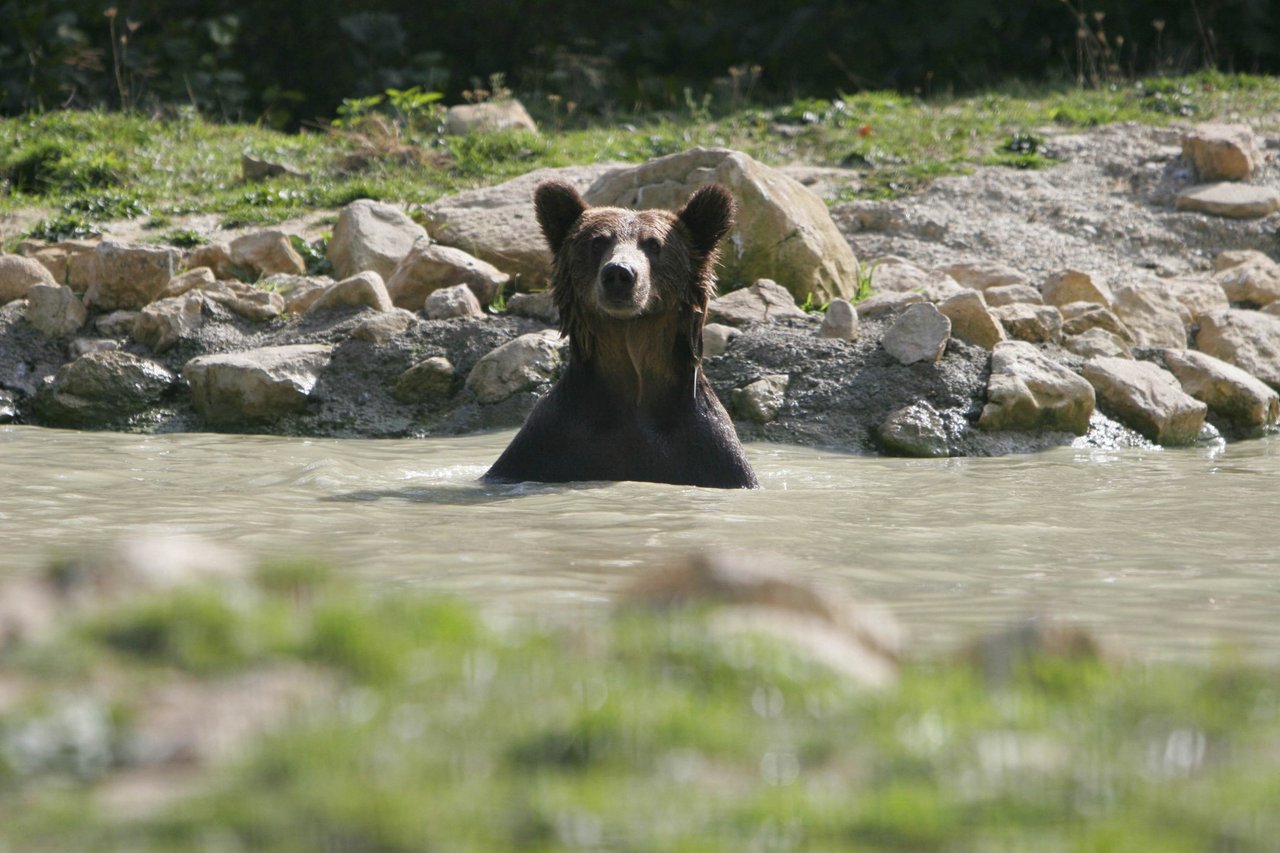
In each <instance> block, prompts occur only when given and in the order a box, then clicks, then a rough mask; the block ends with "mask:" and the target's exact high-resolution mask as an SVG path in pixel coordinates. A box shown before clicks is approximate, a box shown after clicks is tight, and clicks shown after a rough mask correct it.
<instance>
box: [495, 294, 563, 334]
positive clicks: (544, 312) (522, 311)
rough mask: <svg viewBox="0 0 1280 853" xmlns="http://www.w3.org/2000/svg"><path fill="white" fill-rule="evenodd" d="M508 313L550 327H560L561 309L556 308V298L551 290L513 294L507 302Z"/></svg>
mask: <svg viewBox="0 0 1280 853" xmlns="http://www.w3.org/2000/svg"><path fill="white" fill-rule="evenodd" d="M507 313H508V314H510V315H512V316H514V317H528V318H529V319H531V320H541V321H542V322H544V323H546V324H547V325H550V326H558V325H560V309H558V308H557V307H556V300H555V296H554V294H552V292H551V291H550V290H539V291H538V292H537V293H514V294H512V295H511V298H510V299H508V300H507Z"/></svg>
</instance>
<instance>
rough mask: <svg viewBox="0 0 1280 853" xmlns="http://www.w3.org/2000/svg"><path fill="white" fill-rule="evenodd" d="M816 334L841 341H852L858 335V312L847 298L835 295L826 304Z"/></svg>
mask: <svg viewBox="0 0 1280 853" xmlns="http://www.w3.org/2000/svg"><path fill="white" fill-rule="evenodd" d="M818 336H819V337H823V338H836V339H837V340H841V341H852V340H856V339H857V337H858V312H857V311H854V310H853V305H852V304H851V303H850V302H849V300H847V299H841V298H840V297H838V296H837V297H836V298H835V299H832V300H831V302H830V304H828V305H827V311H826V313H825V314H824V315H823V317H822V325H821V326H820V327H819V328H818Z"/></svg>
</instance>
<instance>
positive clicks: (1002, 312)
mask: <svg viewBox="0 0 1280 853" xmlns="http://www.w3.org/2000/svg"><path fill="white" fill-rule="evenodd" d="M987 292H988V293H990V292H991V291H987ZM991 313H992V314H994V315H995V316H996V319H997V320H999V321H1000V325H1001V326H1002V327H1003V328H1004V331H1005V334H1007V335H1008V336H1009V337H1011V338H1015V339H1017V340H1020V341H1028V342H1029V343H1033V344H1041V343H1055V342H1057V341H1059V340H1060V339H1061V338H1062V313H1061V312H1059V311H1058V309H1057V308H1054V307H1053V306H1052V305H1032V304H1029V303H1026V302H1014V303H1012V304H1009V305H1000V306H998V307H995V308H992V309H991Z"/></svg>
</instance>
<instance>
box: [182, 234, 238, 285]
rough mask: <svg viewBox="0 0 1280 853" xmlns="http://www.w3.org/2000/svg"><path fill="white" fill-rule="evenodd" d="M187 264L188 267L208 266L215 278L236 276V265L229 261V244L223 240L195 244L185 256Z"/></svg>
mask: <svg viewBox="0 0 1280 853" xmlns="http://www.w3.org/2000/svg"><path fill="white" fill-rule="evenodd" d="M187 266H188V268H190V269H195V268H196V267H208V268H209V269H211V270H213V275H214V277H215V278H220V279H223V278H237V277H238V276H237V273H238V272H240V271H239V270H237V269H236V265H235V264H233V263H232V262H231V246H230V245H229V244H227V243H223V242H220V241H218V242H213V243H205V244H204V245H203V246H196V247H195V248H194V249H192V250H191V256H190V257H188V258H187Z"/></svg>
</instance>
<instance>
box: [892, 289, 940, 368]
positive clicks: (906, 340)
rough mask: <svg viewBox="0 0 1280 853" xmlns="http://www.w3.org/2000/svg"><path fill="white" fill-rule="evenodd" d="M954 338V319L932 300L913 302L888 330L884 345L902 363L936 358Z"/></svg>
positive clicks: (936, 359)
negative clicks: (952, 334) (939, 308)
mask: <svg viewBox="0 0 1280 853" xmlns="http://www.w3.org/2000/svg"><path fill="white" fill-rule="evenodd" d="M949 340H951V321H950V320H948V319H947V316H946V315H945V314H943V313H942V312H941V311H939V310H938V309H937V308H936V307H934V306H933V305H932V304H930V303H928V302H920V303H917V304H915V305H910V306H908V307H907V309H906V310H905V311H903V312H902V315H901V316H900V317H898V319H897V320H895V321H894V323H893V325H892V326H890V327H889V328H888V330H886V331H885V333H884V337H883V338H881V339H880V345H881V346H883V347H884V348H885V350H886V351H887V352H888V353H889V355H891V356H893V357H894V358H896V359H897V360H898V361H900V362H901V363H902V364H915V363H916V362H917V361H927V362H936V361H938V360H939V359H941V358H942V354H943V353H944V352H945V351H946V349H947V341H949Z"/></svg>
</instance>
